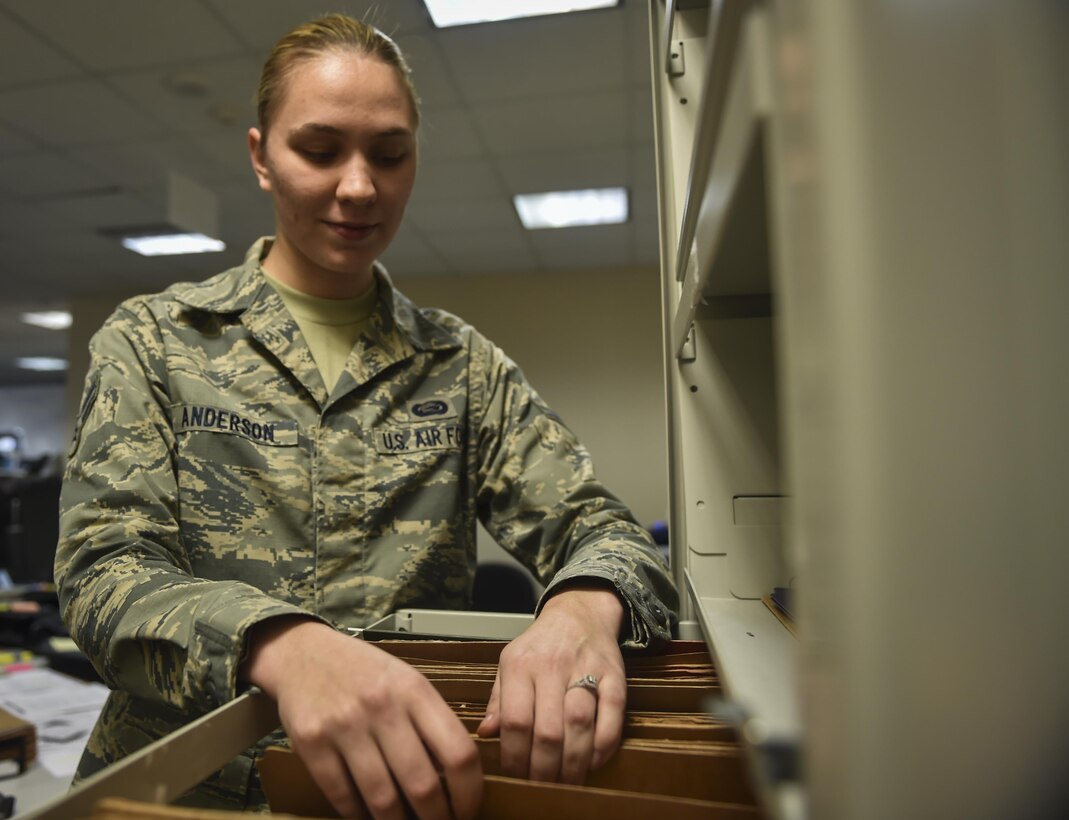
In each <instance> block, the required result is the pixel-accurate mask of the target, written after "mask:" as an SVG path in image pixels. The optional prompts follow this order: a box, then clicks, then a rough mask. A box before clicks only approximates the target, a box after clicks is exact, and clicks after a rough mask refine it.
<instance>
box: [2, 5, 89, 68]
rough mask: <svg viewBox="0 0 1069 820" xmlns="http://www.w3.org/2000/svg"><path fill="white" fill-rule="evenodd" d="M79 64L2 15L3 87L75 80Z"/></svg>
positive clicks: (16, 22)
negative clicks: (72, 78)
mask: <svg viewBox="0 0 1069 820" xmlns="http://www.w3.org/2000/svg"><path fill="white" fill-rule="evenodd" d="M79 70H80V69H79V67H78V65H77V64H76V63H74V62H72V61H71V60H69V59H67V58H66V57H64V56H63V55H62V54H60V53H59V52H58V51H57V50H56V49H54V48H52V46H50V45H48V44H47V43H45V42H44V41H43V40H42V39H41V38H40V37H38V36H37V35H36V34H34V33H33V32H32V31H30V30H29V29H28V28H26V27H25V26H24V25H22V23H20V22H18V21H17V20H13V19H11V18H9V17H8V16H7V15H5V14H3V13H2V12H0V87H4V86H8V85H18V84H20V83H27V82H32V83H39V82H42V81H44V80H58V79H63V78H67V77H73V76H75V75H76V74H78V72H79Z"/></svg>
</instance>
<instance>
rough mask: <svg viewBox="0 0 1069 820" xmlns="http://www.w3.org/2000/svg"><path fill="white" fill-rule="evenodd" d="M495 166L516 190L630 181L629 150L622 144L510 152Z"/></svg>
mask: <svg viewBox="0 0 1069 820" xmlns="http://www.w3.org/2000/svg"><path fill="white" fill-rule="evenodd" d="M498 168H499V169H500V170H501V176H502V177H504V179H505V183H506V184H507V185H508V187H509V191H510V192H512V193H516V194H521V193H538V192H541V191H563V190H575V189H579V188H602V187H609V186H626V185H628V184H629V183H628V181H629V174H628V169H629V163H628V152H627V151H626V150H624V149H622V148H619V149H610V150H603V151H552V152H550V151H544V152H539V153H537V154H527V155H523V156H510V157H504V158H502V159H501V160H499V161H498Z"/></svg>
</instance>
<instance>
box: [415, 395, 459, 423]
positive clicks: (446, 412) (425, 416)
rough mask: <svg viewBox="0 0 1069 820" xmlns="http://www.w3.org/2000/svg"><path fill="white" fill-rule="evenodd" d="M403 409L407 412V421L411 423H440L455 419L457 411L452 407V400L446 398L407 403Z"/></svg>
mask: <svg viewBox="0 0 1069 820" xmlns="http://www.w3.org/2000/svg"><path fill="white" fill-rule="evenodd" d="M405 407H406V408H407V410H408V418H409V420H410V421H413V422H420V421H440V420H443V419H455V418H456V417H457V409H456V408H455V407H454V406H453V401H452V399H450V398H448V397H446V396H433V397H431V398H429V399H416V400H415V401H410V402H408V403H407V404H406V405H405Z"/></svg>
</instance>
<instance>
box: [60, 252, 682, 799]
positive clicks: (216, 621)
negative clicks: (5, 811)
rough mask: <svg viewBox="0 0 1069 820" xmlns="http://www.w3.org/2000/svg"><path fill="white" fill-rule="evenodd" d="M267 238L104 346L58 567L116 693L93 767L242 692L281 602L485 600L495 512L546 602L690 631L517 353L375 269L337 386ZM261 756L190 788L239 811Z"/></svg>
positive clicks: (356, 606)
mask: <svg viewBox="0 0 1069 820" xmlns="http://www.w3.org/2000/svg"><path fill="white" fill-rule="evenodd" d="M268 241H269V240H261V241H260V242H257V243H256V244H255V245H254V246H253V247H252V248H251V249H250V251H249V254H248V256H247V258H246V261H245V263H244V265H243V266H240V267H237V268H234V269H231V270H229V271H227V272H225V273H223V274H220V275H219V276H216V277H214V278H212V279H209V280H207V281H206V282H203V283H200V284H188V283H185V284H178V285H174V286H172V287H171V288H169V289H168V290H166V291H165V292H163V293H161V294H158V295H155V296H149V297H138V298H134V299H131V300H129V301H127V302H124V303H123V304H122V305H121V306H119V308H118V309H117V310H116V312H115V313H114V314H113V315H112V316H111V318H110V319H109V320H108V321H107V322H106V323H105V325H104V326H103V328H102V329H101V330H100V331H99V332H98V333H97V334H96V335H95V336H94V338H93V341H92V342H91V345H90V349H91V364H90V370H89V375H88V378H87V380H86V388H85V394H84V397H83V401H82V408H81V411H80V413H79V418H78V420H77V429H76V432H75V437H74V443H73V445H72V450H71V453H70V458H69V461H68V465H67V474H66V479H65V482H64V489H63V495H62V500H61V528H60V529H61V535H60V543H59V548H58V551H57V557H56V579H57V584H58V586H59V593H60V604H61V608H62V611H63V617H64V620H65V621H66V623H67V625H68V626H69V628H70V631H71V634H72V636H73V637H74V639H75V640H76V641H77V643H78V645H79V646H80V647H81V648H82V649H83V651H85V653H86V654H87V655H88V656H89V658H90V659H91V661H92V662H93V664H94V666H95V667H96V669H97V670H98V671H99V673H100V674H101V676H102V677H103V679H104V680H105V682H106V683H107V684H108V685H109V686H110V687H111V688H112V689H113V690H115V691H114V692H113V694H112V696H111V698H110V699H109V702H108V704H107V705H106V707H105V709H104V712H103V714H102V716H101V719H100V721H99V723H98V724H97V727H96V729H95V730H94V732H93V734H92V737H91V739H90V741H89V744H88V748H87V752H86V755H85V757H84V758H83V761H82V766H81V767H80V769H79V777H84V776H86V775H88V774H89V773H91V772H92V771H94V770H96V769H99V768H101V767H102V766H104V765H106V764H107V763H109V762H111V761H114V760H116V759H119V758H121V757H123V756H124V755H126V754H129V753H130V752H131V751H134V750H135V749H137V748H139V747H141V746H143V745H145V744H146V743H148V742H150V741H152V740H154V739H156V738H158V737H160V736H162V735H164V734H166V733H167V732H169V731H171V730H173V729H174V728H176V727H177V726H179V725H181V724H183V723H185V722H188V721H189V720H190V719H191V718H192V717H194V716H195V715H197V714H200V713H203V712H205V711H207V710H210V709H212V708H214V707H217V706H219V705H220V704H222V703H224V702H226V701H227V700H229V699H231V698H233V697H234V696H235V693H236V682H237V681H236V678H237V667H238V664H239V662H240V659H241V656H242V652H243V647H244V642H245V636H246V633H247V631H248V630H249V628H250V627H251V626H253V625H254V624H256V623H258V622H260V621H263V620H264V619H266V618H270V617H273V616H278V615H283V614H287V613H311V614H313V615H316V616H318V617H320V618H322V619H323V620H325V621H326V622H328V623H330V624H332V625H335V626H337V627H339V628H341V627H355V626H363V625H366V624H368V623H370V622H372V621H374V620H376V619H378V618H380V617H382V616H385V615H386V614H388V613H390V612H392V611H394V610H397V609H400V608H403V607H431V608H443V609H464V608H466V607H468V606H469V605H470V603H471V600H470V598H471V587H472V577H473V571H474V568H475V562H476V550H475V530H476V519H477V518H478V519H480V520H482V521H483V523H484V524H485V526H486V527H487V529H488V531H489V532H490V533H491V534H492V535H493V536H494V537H495V539H496V540H497V541H498V542H499V543H501V544H502V545H503V546H504V547H505V548H506V549H508V550H509V551H510V552H511V553H512V554H513V555H515V556H516V557H517V558H518V559H519V560H520V561H522V562H523V563H524V564H525V565H526V566H527V567H529V568H530V569H531V570H532V571H533V572H534V573H535V574H536V575H537V576H538V577H539V578H540V579H541V580H542V581H543V582H544V583H547V584H548V585H549V586H548V588H547V590H546V595H549V594H552V593H553V591H554V590H555V589H556V588H557V587H558V585H560V584H561V583H564V582H565V581H567V580H568V579H574V578H577V577H587V578H589V577H596V578H599V579H605V580H606V581H608V582H611V583H612V584H613V585H614V586H615V588H616V589H617V590H618V592H619V593H620V594H621V596H622V597H623V599H624V601H625V602H626V604H627V608H628V610H629V630H628V635H627V637H626V640H625V645H626V644H631V645H635V646H643V645H646V644H648V643H649V642H650V641H656V640H660V639H664V638H667V637H668V634H669V630H670V627H671V619H673V618H674V615H673V613H672V610H673V609H674V607H675V604H676V593H675V590H674V588H673V586H672V584H671V581H670V580H669V579H668V578H667V576H666V574H665V571H664V568H663V565H662V563H661V562H660V560H659V558H658V557H657V555H656V552H655V551H654V548H653V546H652V543H651V542H650V540H649V538H648V537H647V535H646V534H645V532H644V531H643V530H642V529H641V528H640V527H639V526H638V525H637V524H636V523H635V522H634V520H633V518H632V517H631V515H630V513H629V512H628V510H627V509H626V508H625V507H624V506H623V505H622V504H621V503H620V502H619V501H618V500H616V499H615V498H614V497H613V496H612V495H611V494H609V493H608V492H607V491H606V490H605V489H604V488H603V487H602V486H601V484H599V483H598V482H597V479H596V478H595V476H594V473H593V471H592V469H591V462H590V458H589V456H588V454H587V452H586V451H585V450H584V449H583V448H582V447H581V445H580V444H579V443H578V442H577V441H576V439H575V438H574V436H573V435H572V433H571V432H570V431H569V430H568V429H567V428H566V427H565V426H564V425H563V424H562V423H561V422H560V420H559V419H558V418H557V417H556V416H555V415H554V414H553V413H552V412H550V411H549V409H548V408H547V407H546V406H545V404H543V403H542V401H541V400H540V399H539V397H538V395H537V394H536V393H535V392H534V391H533V390H532V389H531V387H530V386H529V385H528V384H527V382H526V381H525V380H524V378H523V376H522V374H521V373H520V371H519V369H518V368H517V367H516V365H515V364H514V363H513V362H511V361H510V360H509V359H508V358H507V357H506V356H505V355H504V354H503V353H502V352H501V350H500V349H499V348H497V347H495V346H494V345H493V344H492V343H490V342H489V341H488V340H487V339H486V338H484V337H483V336H481V335H480V334H479V333H478V332H476V331H475V330H474V329H473V328H472V327H470V326H468V325H466V324H464V323H463V322H461V321H460V320H459V319H457V318H456V317H454V316H451V315H449V314H447V313H444V312H442V311H437V310H427V309H418V308H416V307H415V306H413V304H412V303H411V302H410V301H409V300H408V299H406V298H405V297H404V296H403V295H401V294H400V293H399V292H397V291H396V290H395V289H394V288H393V286H392V285H391V283H390V280H389V278H388V276H387V275H386V273H385V272H384V271H383V270H381V269H380V268H376V275H377V276H378V278H379V291H380V299H379V304H378V306H377V308H376V311H375V313H374V314H373V318H372V321H371V324H370V330H369V331H368V333H367V334H366V335H365V336H364V337H362V338H361V339H360V340H359V341H358V342H357V345H356V346H355V348H354V351H353V353H352V355H351V356H350V357H349V359H348V362H347V365H346V371H345V372H344V373H343V374H342V376H341V378H340V379H339V382H338V384H337V385H336V386H335V388H334V389H333V391H331V392H330V393H329V394H328V392H327V390H326V388H325V386H324V384H323V381H322V379H321V378H320V375H319V371H318V369H317V367H316V365H315V362H314V361H313V359H312V357H311V354H310V353H309V351H308V348H307V346H306V345H305V343H304V341H303V339H302V338H301V335H300V333H299V331H298V328H297V325H296V323H295V322H294V320H293V319H292V317H291V316H290V315H289V313H288V312H287V310H286V309H285V307H284V306H283V303H282V300H281V298H280V297H279V296H278V294H277V293H276V292H275V290H274V289H273V288H272V287H270V285H269V284H267V283H266V281H265V279H264V277H263V274H262V271H261V270H260V264H259V262H260V259H261V258H262V256H263V255H264V253H265V251H266V247H267V245H266V242H268ZM543 600H545V597H543ZM251 760H252V753H251V752H250V753H248V754H246V755H245V756H243V757H242V758H239V759H238V760H236V761H234V762H233V763H232V764H230V765H229V766H227V767H226V768H225V769H223V770H222V771H221V772H220V773H219V774H218V775H216V776H215V777H214V778H213V779H212V780H210V781H209V782H208V783H206V784H205V785H204V786H202V787H201V789H200V793H199V795H197V796H196V799H193V800H191V801H190V802H194V803H198V804H200V805H231V806H232V805H234V803H235V801H237V802H238V803H239V804H240V802H241V801H242V800H243V799H244V797H243V795H245V794H246V792H247V791H248V790H249V783H250V780H252V781H254V780H255V778H250V765H251ZM253 785H255V783H254V782H253Z"/></svg>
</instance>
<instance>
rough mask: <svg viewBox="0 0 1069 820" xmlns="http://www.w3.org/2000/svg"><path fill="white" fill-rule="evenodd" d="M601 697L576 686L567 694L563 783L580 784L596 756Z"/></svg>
mask: <svg viewBox="0 0 1069 820" xmlns="http://www.w3.org/2000/svg"><path fill="white" fill-rule="evenodd" d="M598 711H599V710H598V695H597V693H595V692H591V691H589V690H588V689H583V688H582V687H579V686H575V687H572V688H569V689H566V690H565V692H564V748H563V753H562V756H561V770H560V781H561V782H562V783H572V784H576V785H579V784H581V783H582V782H583V780H584V779H585V778H586V773H587V771H588V770H589V769H590V768H591V762H592V759H593V756H594V727H595V719H596V716H597V714H598Z"/></svg>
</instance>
